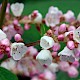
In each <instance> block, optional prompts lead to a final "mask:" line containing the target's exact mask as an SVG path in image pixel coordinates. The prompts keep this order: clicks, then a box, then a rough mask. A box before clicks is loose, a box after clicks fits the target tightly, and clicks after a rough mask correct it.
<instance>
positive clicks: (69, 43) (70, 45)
mask: <svg viewBox="0 0 80 80" xmlns="http://www.w3.org/2000/svg"><path fill="white" fill-rule="evenodd" d="M67 47H68V48H69V49H70V50H73V49H74V48H75V45H74V42H73V41H68V42H67Z"/></svg>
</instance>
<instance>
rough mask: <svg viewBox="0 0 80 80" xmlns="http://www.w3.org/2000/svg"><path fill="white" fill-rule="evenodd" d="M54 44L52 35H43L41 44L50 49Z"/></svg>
mask: <svg viewBox="0 0 80 80" xmlns="http://www.w3.org/2000/svg"><path fill="white" fill-rule="evenodd" d="M53 45H54V40H53V38H52V37H49V36H43V37H41V39H40V46H41V47H42V48H43V49H49V48H51V47H52V46H53Z"/></svg>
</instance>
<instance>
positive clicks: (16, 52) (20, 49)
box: [10, 43, 27, 60]
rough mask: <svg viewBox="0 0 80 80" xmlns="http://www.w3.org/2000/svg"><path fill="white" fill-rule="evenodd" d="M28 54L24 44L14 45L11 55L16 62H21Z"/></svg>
mask: <svg viewBox="0 0 80 80" xmlns="http://www.w3.org/2000/svg"><path fill="white" fill-rule="evenodd" d="M26 52H27V47H26V46H25V45H24V43H12V45H11V52H10V55H11V56H12V57H13V59H14V60H20V59H21V58H22V57H24V55H25V54H26Z"/></svg>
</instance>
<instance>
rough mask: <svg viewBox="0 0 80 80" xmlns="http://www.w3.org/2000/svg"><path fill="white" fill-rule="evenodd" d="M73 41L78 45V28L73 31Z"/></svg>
mask: <svg viewBox="0 0 80 80" xmlns="http://www.w3.org/2000/svg"><path fill="white" fill-rule="evenodd" d="M73 39H74V40H75V41H76V42H78V43H80V27H79V28H77V29H76V30H74V32H73Z"/></svg>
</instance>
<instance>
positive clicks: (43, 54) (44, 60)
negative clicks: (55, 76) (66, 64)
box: [36, 50, 52, 66]
mask: <svg viewBox="0 0 80 80" xmlns="http://www.w3.org/2000/svg"><path fill="white" fill-rule="evenodd" d="M36 59H37V60H38V61H39V62H40V64H42V65H47V66H49V65H50V64H51V63H52V56H51V53H50V51H49V50H41V51H40V52H39V53H38V55H37V56H36Z"/></svg>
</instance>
